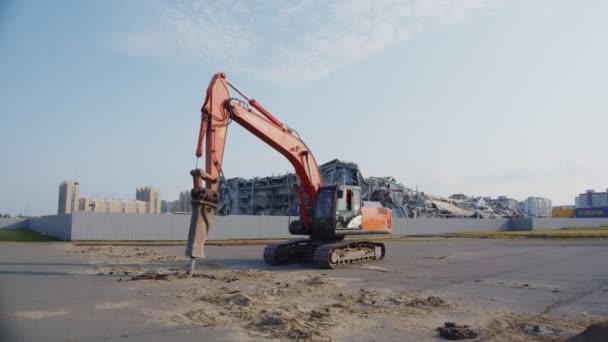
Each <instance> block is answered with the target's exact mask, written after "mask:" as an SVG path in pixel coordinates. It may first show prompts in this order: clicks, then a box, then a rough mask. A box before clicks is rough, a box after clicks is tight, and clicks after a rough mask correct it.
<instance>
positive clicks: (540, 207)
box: [523, 197, 552, 217]
mask: <svg viewBox="0 0 608 342" xmlns="http://www.w3.org/2000/svg"><path fill="white" fill-rule="evenodd" d="M523 209H524V213H525V214H526V215H527V216H530V217H552V205H551V200H550V199H548V198H542V197H528V198H527V199H526V200H525V201H523Z"/></svg>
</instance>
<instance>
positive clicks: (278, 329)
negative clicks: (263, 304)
mask: <svg viewBox="0 0 608 342" xmlns="http://www.w3.org/2000/svg"><path fill="white" fill-rule="evenodd" d="M306 316H308V318H311V317H317V318H313V320H315V319H316V320H318V319H321V318H325V317H326V316H322V317H320V316H318V312H315V313H312V312H301V311H298V310H285V309H274V310H266V309H263V310H261V311H260V312H259V314H258V315H257V317H258V318H257V319H256V320H254V321H252V322H250V323H249V324H248V325H247V328H249V329H252V330H254V331H256V332H258V333H259V334H261V335H263V336H266V337H271V338H280V339H285V338H287V339H292V340H307V341H310V340H312V341H331V340H332V339H331V338H330V337H328V336H324V335H323V334H322V333H321V331H320V330H319V324H318V323H319V322H311V321H309V320H306V319H305V317H306Z"/></svg>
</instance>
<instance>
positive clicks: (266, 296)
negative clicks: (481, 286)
mask: <svg viewBox="0 0 608 342" xmlns="http://www.w3.org/2000/svg"><path fill="white" fill-rule="evenodd" d="M76 251H77V252H78V253H79V254H80V255H82V257H83V258H85V259H86V260H87V261H88V262H89V263H90V264H91V270H90V271H84V272H91V273H93V272H94V273H97V272H99V269H100V267H101V268H102V269H103V270H104V272H105V274H109V272H113V274H114V275H116V276H123V273H124V272H130V273H129V274H130V275H129V277H132V278H131V279H133V280H138V281H136V282H130V281H128V282H126V283H124V284H128V285H125V286H129V287H133V288H136V289H139V290H138V292H137V293H139V295H140V296H142V297H141V301H142V302H145V303H158V301H159V300H164V301H169V302H170V303H171V304H170V305H166V304H165V305H166V306H164V307H163V308H162V309H152V310H146V311H145V312H146V315H147V316H148V317H149V318H150V320H151V321H153V322H155V324H158V323H160V324H161V325H166V326H196V327H207V328H223V329H230V330H231V331H235V333H237V334H244V335H243V336H250V337H252V338H254V339H255V338H268V339H278V340H306V341H332V340H341V339H344V338H345V336H355V335H353V334H358V333H360V334H362V335H361V336H364V337H363V338H366V337H370V338H371V337H372V335H365V334H368V332H370V331H377V329H384V327H385V326H392V327H399V329H407V330H408V331H417V332H418V333H422V334H423V335H422V336H428V338H429V339H431V338H432V336H433V335H435V336H436V334H437V333H438V332H439V334H440V335H441V336H443V337H444V338H446V339H456V338H474V336H473V335H474V333H476V334H478V336H477V337H476V338H477V339H479V340H491V341H547V340H551V341H553V340H558V341H561V340H564V339H566V338H568V337H570V336H573V337H572V339H571V341H574V342H578V341H587V340H590V341H594V340H593V339H591V338H590V337H589V336H604V335H602V334H605V330H606V324H604V325H603V326H602V325H598V326H590V327H589V328H588V331H585V332H583V333H581V331H583V330H584V328H585V326H586V325H587V324H588V323H586V324H585V323H581V322H575V321H565V320H559V319H555V318H550V317H548V316H546V315H542V314H540V315H539V314H534V315H533V314H522V313H518V314H515V313H504V312H501V311H492V312H489V311H487V310H485V309H484V308H473V307H470V306H468V305H463V303H461V302H459V301H458V299H451V298H450V300H446V299H445V298H444V297H442V296H438V295H436V294H435V293H433V292H417V291H407V290H398V289H386V288H376V287H371V286H368V285H369V284H366V283H363V282H360V281H356V279H350V278H335V277H331V276H329V275H327V274H324V273H319V272H318V271H317V270H283V271H280V272H276V271H267V270H264V269H260V270H256V269H230V268H228V267H227V266H226V265H223V266H222V265H221V264H218V263H215V264H213V265H210V266H209V267H204V269H199V270H198V272H196V273H195V276H194V277H191V278H189V277H187V276H186V273H185V271H184V265H185V264H184V263H183V262H184V261H183V260H177V261H170V260H172V259H171V258H167V255H164V254H162V253H160V252H157V251H154V250H152V249H151V248H144V247H135V248H134V247H129V246H124V247H123V246H121V247H112V248H111V249H108V248H107V247H106V248H101V247H78V248H76ZM83 251H84V252H83ZM138 253H139V254H138ZM159 260H168V261H159ZM201 261H202V260H201ZM100 263H101V264H100ZM200 265H205V264H204V263H200V264H199V266H200ZM178 266H179V267H178ZM119 270H120V271H119ZM79 272H83V270H80V271H79ZM121 272H122V273H121ZM126 279H129V278H126ZM346 279H349V280H346ZM519 285H521V284H519ZM522 286H523V285H522ZM134 301H135V302H136V301H137V300H136V299H134ZM165 303H166V302H165ZM150 305H152V304H150ZM463 312H464V313H467V314H466V316H464V317H468V318H467V319H464V320H463V319H462V317H463V316H462V313H463ZM471 315H473V316H471ZM474 315H477V316H474ZM450 317H453V318H454V319H458V320H459V324H458V325H457V324H454V325H452V324H448V325H445V326H444V327H442V328H440V329H439V331H438V328H437V324H438V323H439V322H443V321H444V320H445V319H449V318H450ZM586 319H589V318H588V317H587V318H586ZM471 323H475V328H471V327H469V326H467V324H471ZM537 327H538V328H537ZM602 329H603V330H602ZM544 332H554V333H555V335H550V334H544ZM578 333H580V334H579V335H576V334H578ZM424 334H426V335H424ZM472 336H473V337H472ZM577 336H578V337H577ZM577 338H578V339H577ZM601 340H602V339H597V341H601Z"/></svg>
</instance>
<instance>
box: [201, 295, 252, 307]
mask: <svg viewBox="0 0 608 342" xmlns="http://www.w3.org/2000/svg"><path fill="white" fill-rule="evenodd" d="M201 300H203V301H205V302H208V303H212V304H215V305H219V306H232V305H237V306H253V305H254V304H255V301H254V300H253V299H252V298H251V297H249V296H246V295H243V294H240V293H236V294H233V295H226V296H218V295H207V296H203V297H201Z"/></svg>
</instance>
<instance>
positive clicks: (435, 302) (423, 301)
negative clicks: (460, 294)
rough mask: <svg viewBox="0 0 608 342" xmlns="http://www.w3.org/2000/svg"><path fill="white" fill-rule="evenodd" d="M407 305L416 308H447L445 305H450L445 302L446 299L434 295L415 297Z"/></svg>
mask: <svg viewBox="0 0 608 342" xmlns="http://www.w3.org/2000/svg"><path fill="white" fill-rule="evenodd" d="M406 305H407V306H411V307H415V308H445V307H448V304H447V303H446V302H445V300H443V299H441V298H439V297H434V296H428V297H426V298H414V299H412V300H411V301H409V302H408V303H407V304H406Z"/></svg>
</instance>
